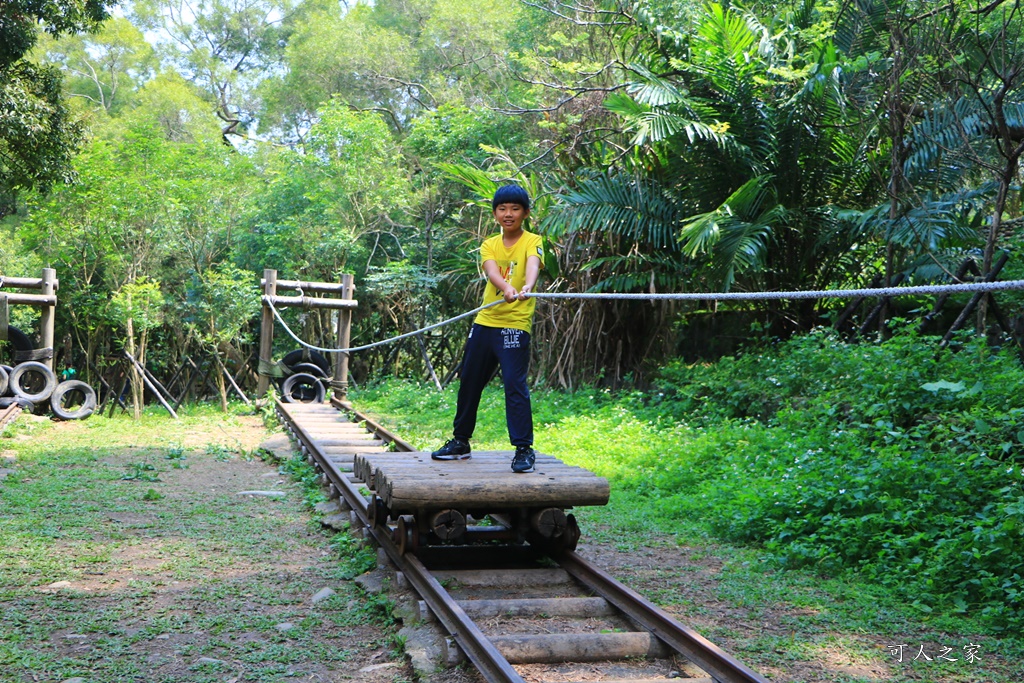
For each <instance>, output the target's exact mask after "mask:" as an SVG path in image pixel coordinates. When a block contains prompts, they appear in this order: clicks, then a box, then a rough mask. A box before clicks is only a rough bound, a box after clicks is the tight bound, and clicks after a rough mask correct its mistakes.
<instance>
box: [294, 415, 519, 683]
mask: <svg viewBox="0 0 1024 683" xmlns="http://www.w3.org/2000/svg"><path fill="white" fill-rule="evenodd" d="M277 404H278V414H279V415H281V416H282V417H283V418H285V419H286V420H287V421H288V423H289V425H290V428H291V430H292V432H293V433H294V434H295V436H296V438H297V439H298V440H299V441H300V442H302V444H303V446H305V447H306V450H307V453H308V454H309V455H310V456H312V457H313V459H314V460H316V461H317V463H318V464H319V465H320V467H321V469H322V470H323V472H324V474H326V475H327V478H328V479H329V480H330V481H331V483H332V484H334V485H335V486H336V487H337V489H338V491H339V493H340V494H341V495H342V497H344V498H345V502H347V503H348V504H349V507H351V508H352V510H354V511H355V513H356V516H357V517H358V518H359V521H360V522H362V523H363V525H364V528H365V529H366V530H367V532H368V533H369V534H370V535H371V536H372V537H373V539H374V541H375V542H376V543H377V544H378V545H379V546H380V547H381V548H384V551H385V552H386V553H387V554H388V557H389V558H390V559H391V561H392V562H394V563H395V566H396V567H398V568H399V570H400V571H402V572H403V573H404V575H405V578H406V579H407V580H408V581H409V583H410V584H412V586H413V588H415V589H416V592H417V593H419V594H420V597H421V598H423V600H424V602H426V603H427V606H428V607H430V609H431V611H432V612H433V613H434V614H435V615H436V616H437V618H438V621H440V622H441V624H442V625H443V626H444V627H445V629H446V630H447V631H448V633H449V634H450V635H451V636H452V638H454V639H455V642H456V643H457V644H458V646H459V648H460V649H461V650H462V652H463V653H464V654H465V655H466V658H467V659H469V661H470V662H471V663H472V664H473V666H475V667H476V668H477V669H478V670H479V671H480V673H481V674H482V675H483V676H484V677H485V678H486V679H487V680H488V681H490V682H491V683H525V681H524V680H523V678H522V677H521V676H520V675H519V674H518V672H516V670H515V669H513V668H512V665H511V664H509V663H508V660H506V659H505V658H504V657H503V656H502V655H501V653H500V652H499V651H498V649H497V648H496V647H495V646H494V644H493V643H492V642H491V641H490V639H489V638H487V636H485V635H484V633H483V631H481V630H480V628H479V627H478V626H477V625H476V624H475V623H474V622H473V620H472V619H470V618H469V616H468V615H466V613H465V611H463V609H462V608H461V607H460V606H459V604H458V603H457V602H456V601H455V600H454V599H452V597H451V596H450V595H449V594H448V591H446V590H445V589H444V587H443V586H442V585H441V584H440V582H438V580H437V579H435V578H434V577H433V575H432V574H431V573H430V571H429V570H428V569H427V568H426V566H424V564H423V563H422V562H420V560H419V559H418V558H416V557H415V556H414V555H403V554H402V553H401V552H399V550H398V546H397V545H395V542H394V540H393V539H392V538H391V536H390V534H386V533H382V531H383V530H382V529H380V528H378V527H375V526H374V525H372V524H371V523H370V515H369V509H368V503H367V500H366V498H365V497H364V496H363V495H362V494H360V493H359V489H358V488H357V487H356V486H355V485H354V484H353V483H352V482H351V480H349V478H348V477H347V476H346V474H345V473H344V472H341V471H340V470H339V469H338V468H337V467H335V465H334V463H333V462H331V461H330V459H329V458H327V457H325V456H324V455H323V454H322V453H320V451H319V449H318V448H317V447H316V446H315V443H314V439H313V437H312V436H311V435H310V434H309V432H307V431H306V430H305V428H303V427H302V425H301V424H299V423H298V421H296V420H292V419H291V417H290V415H289V414H288V411H287V409H286V408H285V407H284V404H283V403H282V402H281V401H280V400H278V401H277ZM353 414H354V415H356V416H357V417H358V418H359V420H360V421H362V422H365V421H366V420H367V418H365V417H364V416H361V415H359V414H358V413H355V412H354V411H353ZM378 428H379V429H381V430H382V431H385V432H386V430H384V429H383V428H382V427H379V425H378ZM388 434H390V433H389V432H388ZM395 440H396V441H400V440H399V439H397V437H396V438H395ZM402 443H403V444H404V443H405V442H402ZM405 445H406V446H408V444H405ZM408 447H409V449H410V450H412V447H411V446H408Z"/></svg>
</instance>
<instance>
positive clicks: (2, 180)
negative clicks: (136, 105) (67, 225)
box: [0, 0, 111, 218]
mask: <svg viewBox="0 0 1024 683" xmlns="http://www.w3.org/2000/svg"><path fill="white" fill-rule="evenodd" d="M108 4H111V3H109V2H107V1H106V0H8V1H7V2H4V3H3V4H2V5H0V84H2V85H0V218H3V217H4V216H5V215H8V214H10V213H13V211H14V197H15V195H16V193H17V192H18V191H19V190H25V189H29V188H33V187H38V188H40V189H43V190H45V189H47V188H48V187H50V186H51V185H53V184H54V183H59V182H68V181H70V180H71V178H72V174H71V170H70V164H71V158H72V156H73V155H74V153H75V151H76V150H77V148H78V144H79V142H80V140H81V136H82V128H81V126H80V125H79V124H78V123H77V122H76V121H74V119H73V117H72V116H71V113H70V112H69V111H68V108H67V105H66V102H65V100H64V96H63V94H62V93H61V77H60V72H59V71H58V70H57V69H56V68H54V67H52V66H39V65H35V64H32V63H30V62H28V61H26V60H25V59H24V57H25V55H26V53H27V52H28V51H29V50H30V49H31V48H32V46H33V45H34V44H35V42H36V40H37V38H38V34H39V23H42V24H43V25H44V26H45V27H46V31H47V32H49V33H50V34H51V35H54V36H57V35H61V34H67V33H75V32H79V31H86V30H90V29H92V28H94V27H96V26H97V25H99V23H100V22H102V21H103V20H104V19H106V18H107V12H106V9H105V5H108Z"/></svg>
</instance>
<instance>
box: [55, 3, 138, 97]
mask: <svg viewBox="0 0 1024 683" xmlns="http://www.w3.org/2000/svg"><path fill="white" fill-rule="evenodd" d="M36 52H37V53H38V54H39V55H40V56H41V58H42V59H43V60H45V61H46V62H49V63H51V64H54V65H57V66H60V68H61V69H63V71H64V73H65V82H64V87H65V90H66V91H67V93H68V94H69V95H70V96H71V97H74V98H79V99H81V100H82V101H83V102H87V103H88V104H89V105H90V106H91V107H92V108H93V109H95V110H100V111H102V112H104V113H107V114H115V113H117V112H118V111H119V110H120V109H121V108H122V107H124V106H125V105H126V104H127V103H128V102H129V101H130V100H131V97H132V96H133V95H134V93H135V91H136V90H138V89H139V88H140V87H142V85H143V84H144V83H145V82H146V81H148V80H149V79H150V78H152V77H153V72H154V70H155V68H156V66H157V64H156V55H155V52H154V50H153V47H152V46H151V45H150V44H149V43H148V42H146V38H145V36H143V34H142V31H140V30H139V29H137V28H136V27H135V26H133V25H132V24H131V22H129V21H128V20H127V19H125V18H123V17H115V18H112V19H109V20H107V21H105V22H104V23H103V25H102V26H100V27H99V29H98V30H96V31H95V32H94V33H91V34H86V35H73V36H62V37H60V38H59V39H55V38H48V39H44V40H42V41H40V43H39V44H38V45H37V47H36Z"/></svg>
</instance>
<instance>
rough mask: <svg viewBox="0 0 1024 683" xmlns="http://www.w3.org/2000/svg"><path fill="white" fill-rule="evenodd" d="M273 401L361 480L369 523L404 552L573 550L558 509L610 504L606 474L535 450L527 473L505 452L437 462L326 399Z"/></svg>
mask: <svg viewBox="0 0 1024 683" xmlns="http://www.w3.org/2000/svg"><path fill="white" fill-rule="evenodd" d="M280 407H281V409H282V410H284V411H285V412H286V413H287V416H288V418H289V419H290V420H292V421H293V422H294V424H295V425H296V426H297V427H298V429H300V430H301V431H302V432H304V433H305V435H306V436H307V441H308V442H309V443H311V444H312V446H313V447H314V448H316V449H317V451H319V452H320V453H321V454H322V455H323V456H324V457H326V458H327V459H328V460H329V461H330V463H331V464H332V465H333V466H334V467H336V468H338V469H339V470H340V471H343V472H351V477H352V479H353V480H354V481H355V482H357V483H359V484H361V485H362V486H365V487H366V489H367V493H368V505H369V510H370V516H371V518H372V519H373V522H374V524H375V525H376V526H381V527H388V526H390V525H394V528H393V530H392V531H393V535H394V537H395V540H396V542H397V543H398V544H399V546H400V547H402V549H403V552H404V551H408V550H411V549H417V548H420V547H423V546H429V545H437V544H448V545H450V544H460V543H477V542H490V541H498V540H500V541H505V542H507V541H513V542H530V543H540V544H544V545H546V546H552V545H555V546H557V547H559V548H564V549H567V550H572V549H574V548H575V546H576V542H577V541H578V540H579V529H578V527H577V526H576V522H575V519H574V518H573V517H572V515H567V514H566V513H565V510H567V509H571V508H574V507H579V506H585V505H605V504H606V503H607V502H608V497H609V494H610V487H609V485H608V480H607V479H605V478H603V477H598V476H597V475H595V474H594V473H593V472H590V471H589V470H587V469H584V468H582V467H576V466H572V465H567V464H565V463H564V462H562V461H561V460H559V459H558V458H556V457H554V456H551V455H546V454H542V453H541V454H538V455H537V463H536V467H535V469H534V471H533V472H529V473H515V472H512V469H511V463H512V452H511V451H477V452H474V453H473V455H472V458H470V459H467V460H450V461H437V460H432V459H431V457H430V453H429V452H392V451H391V450H390V448H389V445H388V444H387V443H386V442H384V441H383V440H381V439H379V438H377V437H375V436H374V435H373V434H370V433H369V432H368V431H367V430H366V429H364V428H362V427H360V426H359V425H358V424H356V423H353V422H352V421H351V420H350V419H349V418H348V416H347V415H346V414H345V413H343V412H341V411H339V410H338V409H337V408H336V407H334V406H332V405H330V404H310V403H288V404H281V406H280Z"/></svg>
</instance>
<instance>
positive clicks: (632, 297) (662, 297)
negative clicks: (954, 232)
mask: <svg viewBox="0 0 1024 683" xmlns="http://www.w3.org/2000/svg"><path fill="white" fill-rule="evenodd" d="M1009 290H1024V280H1007V281H1005V282H968V283H964V284H956V285H918V286H914V287H879V288H875V289H823V290H817V291H804V292H669V293H665V294H643V293H639V292H638V293H629V294H620V293H601V292H543V293H533V292H530V293H529V294H528V295H527V296H528V297H529V298H531V299H540V300H544V299H604V300H613V301H615V300H620V301H621V300H626V301H766V300H769V299H854V298H857V297H892V296H908V295H911V294H918V295H929V294H952V293H955V292H973V293H978V292H981V293H987V292H1003V291H1009ZM263 303H264V304H266V305H267V306H270V310H271V311H273V312H274V317H276V318H277V321H278V322H279V323H281V325H282V326H283V327H284V329H285V332H287V333H288V335H289V336H290V337H291V338H292V339H294V340H295V341H296V342H298V343H299V344H301V345H302V346H304V347H306V348H307V349H313V350H314V351H323V352H325V353H353V352H355V351H365V350H366V349H372V348H374V347H376V346H383V345H384V344H390V343H392V342H396V341H399V340H402V339H408V338H409V337H414V336H416V335H417V334H423V333H424V332H429V331H430V330H434V329H437V328H438V327H444V326H445V325H450V324H451V323H453V322H456V321H458V320H462V319H464V318H468V317H469V316H471V315H476V314H477V313H479V312H480V311H482V310H484V309H487V308H490V307H491V306H497V305H498V304H501V303H505V301H504V299H498V300H497V301H492V302H491V303H489V304H487V305H486V306H480V307H478V308H474V309H473V310H472V311H467V312H466V313H463V314H461V315H457V316H455V317H454V318H449V319H448V320H443V321H441V322H439V323H435V324H433V325H428V326H427V327H424V328H422V329H419V330H416V331H414V332H406V333H405V334H400V335H398V336H397V337H391V338H390V339H384V340H382V341H378V342H374V343H372V344H364V345H363V346H353V347H350V348H347V349H328V348H324V347H322V346H314V345H313V344H309V343H307V342H304V341H302V340H301V339H299V338H298V336H296V334H295V333H294V332H292V330H291V328H290V327H288V323H286V322H285V321H284V319H283V318H282V317H281V314H280V313H278V311H277V309H276V308H274V304H273V302H271V301H270V299H269V298H268V297H263Z"/></svg>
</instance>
